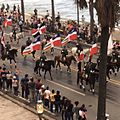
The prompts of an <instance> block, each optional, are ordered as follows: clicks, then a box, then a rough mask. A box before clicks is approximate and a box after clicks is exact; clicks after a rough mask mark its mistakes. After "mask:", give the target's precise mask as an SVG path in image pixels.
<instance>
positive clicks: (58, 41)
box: [50, 34, 62, 47]
mask: <svg viewBox="0 0 120 120" xmlns="http://www.w3.org/2000/svg"><path fill="white" fill-rule="evenodd" d="M50 42H51V44H52V46H53V47H54V46H61V45H62V43H61V37H60V35H59V34H57V35H56V36H55V37H53V38H51V39H50Z"/></svg>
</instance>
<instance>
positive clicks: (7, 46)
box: [5, 41, 11, 54]
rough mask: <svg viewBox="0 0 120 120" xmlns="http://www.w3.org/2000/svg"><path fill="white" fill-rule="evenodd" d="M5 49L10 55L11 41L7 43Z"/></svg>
mask: <svg viewBox="0 0 120 120" xmlns="http://www.w3.org/2000/svg"><path fill="white" fill-rule="evenodd" d="M5 48H6V53H7V54H8V52H9V50H10V49H11V45H10V43H9V41H8V42H7V43H6V45H5Z"/></svg>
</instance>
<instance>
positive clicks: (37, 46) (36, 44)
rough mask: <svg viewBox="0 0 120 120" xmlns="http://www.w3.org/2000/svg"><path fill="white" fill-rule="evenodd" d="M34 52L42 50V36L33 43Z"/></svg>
mask: <svg viewBox="0 0 120 120" xmlns="http://www.w3.org/2000/svg"><path fill="white" fill-rule="evenodd" d="M31 46H32V49H33V50H40V49H41V41H40V36H39V37H37V38H36V39H35V41H34V42H32V43H31Z"/></svg>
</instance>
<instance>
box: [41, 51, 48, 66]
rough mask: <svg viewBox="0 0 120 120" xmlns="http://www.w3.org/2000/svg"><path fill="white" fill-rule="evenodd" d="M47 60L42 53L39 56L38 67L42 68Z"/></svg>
mask: <svg viewBox="0 0 120 120" xmlns="http://www.w3.org/2000/svg"><path fill="white" fill-rule="evenodd" d="M46 59H47V57H46V55H45V52H42V54H41V56H40V66H44V62H45V60H46Z"/></svg>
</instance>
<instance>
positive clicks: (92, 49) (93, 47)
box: [90, 43, 98, 56]
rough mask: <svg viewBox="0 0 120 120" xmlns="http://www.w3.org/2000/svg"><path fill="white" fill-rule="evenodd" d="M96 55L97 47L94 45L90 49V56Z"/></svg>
mask: <svg viewBox="0 0 120 120" xmlns="http://www.w3.org/2000/svg"><path fill="white" fill-rule="evenodd" d="M97 53H98V45H97V44H96V43H95V44H93V45H92V47H91V48H90V56H92V55H94V54H97Z"/></svg>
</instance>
